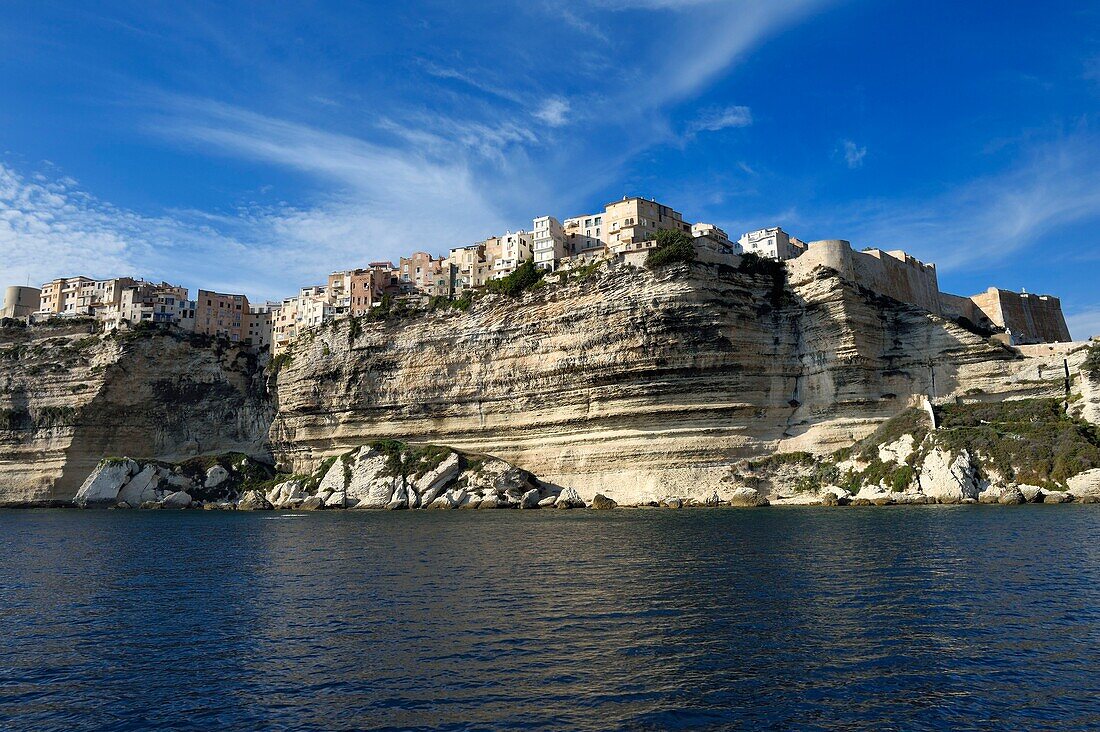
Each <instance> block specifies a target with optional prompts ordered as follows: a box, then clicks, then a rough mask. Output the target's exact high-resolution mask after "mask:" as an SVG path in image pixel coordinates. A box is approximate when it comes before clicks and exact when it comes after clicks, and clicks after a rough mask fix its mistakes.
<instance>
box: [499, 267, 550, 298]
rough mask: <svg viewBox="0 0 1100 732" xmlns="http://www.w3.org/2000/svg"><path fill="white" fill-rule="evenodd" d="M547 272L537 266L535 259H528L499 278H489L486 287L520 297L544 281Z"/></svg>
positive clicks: (503, 293)
mask: <svg viewBox="0 0 1100 732" xmlns="http://www.w3.org/2000/svg"><path fill="white" fill-rule="evenodd" d="M544 274H545V273H544V272H543V271H542V270H541V269H539V268H538V267H536V266H535V262H534V260H533V259H528V260H527V261H525V262H524V263H523V264H521V265H520V266H519V267H517V268H516V271H515V272H513V273H512V274H510V275H508V276H507V277H501V278H500V279H499V280H489V282H488V284H486V285H485V289H486V290H488V291H489V292H493V293H497V294H500V295H508V296H509V297H519V296H520V295H522V294H523V293H524V292H526V291H527V290H530V289H531V288H533V287H534V286H535V285H537V284H538V283H539V282H541V281H542V278H543V275H544Z"/></svg>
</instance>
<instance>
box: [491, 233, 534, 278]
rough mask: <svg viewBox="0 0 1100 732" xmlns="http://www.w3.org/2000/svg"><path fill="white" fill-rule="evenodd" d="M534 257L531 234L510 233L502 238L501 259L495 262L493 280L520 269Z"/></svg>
mask: <svg viewBox="0 0 1100 732" xmlns="http://www.w3.org/2000/svg"><path fill="white" fill-rule="evenodd" d="M533 257H534V246H533V244H532V238H531V232H529V231H517V232H515V233H512V232H508V233H507V234H505V235H504V236H502V237H500V257H499V258H498V259H497V260H496V261H494V262H493V279H498V280H499V279H500V278H501V277H507V276H508V275H510V274H512V273H513V272H515V271H516V270H517V269H519V266H520V265H521V264H523V263H524V262H526V261H527V260H528V259H532V258H533Z"/></svg>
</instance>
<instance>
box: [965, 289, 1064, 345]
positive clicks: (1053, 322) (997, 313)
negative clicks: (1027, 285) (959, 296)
mask: <svg viewBox="0 0 1100 732" xmlns="http://www.w3.org/2000/svg"><path fill="white" fill-rule="evenodd" d="M970 300H971V301H973V302H974V305H975V306H976V307H977V308H978V310H980V311H981V313H982V314H983V315H984V316H985V317H986V318H987V319H988V320H989V322H991V323H993V325H995V326H997V327H999V328H1004V329H1005V332H1006V333H1008V334H1009V335H1010V336H1011V339H1012V343H1013V344H1028V343H1059V342H1065V341H1069V340H1072V339H1071V338H1070V333H1069V327H1068V326H1067V325H1066V319H1065V316H1063V314H1062V303H1061V301H1060V300H1059V299H1058V298H1056V297H1053V296H1051V295H1033V294H1031V293H1030V292H1012V291H1011V290H1001V289H998V288H996V287H990V288H989V289H988V290H986V291H985V292H983V293H981V294H979V295H972V296H971V297H970Z"/></svg>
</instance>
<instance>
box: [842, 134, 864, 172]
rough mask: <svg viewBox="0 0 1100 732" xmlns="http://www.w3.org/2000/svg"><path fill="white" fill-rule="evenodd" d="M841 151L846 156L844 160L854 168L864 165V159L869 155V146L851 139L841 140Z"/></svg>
mask: <svg viewBox="0 0 1100 732" xmlns="http://www.w3.org/2000/svg"><path fill="white" fill-rule="evenodd" d="M839 151H840V153H841V155H843V156H844V162H845V163H846V164H847V165H848V167H849V168H853V169H854V168H858V167H860V166H861V165H863V159H864V158H865V157H867V148H866V147H865V146H860V145H857V144H855V143H854V142H852V141H851V140H841V142H840V147H839Z"/></svg>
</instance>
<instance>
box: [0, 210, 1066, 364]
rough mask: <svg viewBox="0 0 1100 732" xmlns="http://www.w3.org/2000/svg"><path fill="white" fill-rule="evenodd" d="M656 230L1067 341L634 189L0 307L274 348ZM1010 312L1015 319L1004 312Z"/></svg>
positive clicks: (1004, 295)
mask: <svg viewBox="0 0 1100 732" xmlns="http://www.w3.org/2000/svg"><path fill="white" fill-rule="evenodd" d="M662 230H675V231H680V232H683V233H684V234H686V235H688V236H690V237H691V238H692V240H693V241H694V243H695V247H696V252H697V255H698V256H699V258H700V259H703V260H710V261H723V262H728V263H736V260H737V259H738V258H739V257H740V255H742V254H745V253H753V254H756V255H758V256H761V257H767V258H771V259H777V260H795V259H798V260H799V262H800V263H803V262H804V263H805V264H806V266H812V264H813V263H814V262H816V261H817V260H821V261H820V262H818V263H819V264H824V265H826V266H830V267H833V268H834V269H838V270H839V271H842V272H846V273H850V274H851V275H852V276H853V277H855V278H857V279H859V280H860V281H861V283H863V284H866V285H867V286H869V287H871V288H872V289H876V290H878V291H880V292H882V294H886V295H889V296H891V297H895V298H896V299H899V300H902V301H906V302H911V303H913V304H916V305H919V306H921V307H924V308H926V309H929V310H931V311H932V312H936V313H937V314H944V315H949V316H951V317H966V318H968V319H970V320H973V321H975V322H980V324H982V325H985V326H987V327H993V328H997V329H1000V330H1004V331H1006V332H1009V333H1012V332H1013V331H1014V330H1015V332H1016V335H1015V336H1014V338H1015V339H1016V340H1018V341H1019V342H1045V341H1059V340H1069V332H1068V330H1067V329H1066V327H1065V321H1064V319H1063V318H1062V315H1061V306H1060V303H1058V300H1057V298H1051V297H1049V296H1045V295H1044V296H1029V295H1028V294H1027V293H1013V292H1009V291H1005V290H996V289H995V288H994V289H991V290H989V291H988V292H987V293H982V295H979V296H974V297H972V298H962V297H959V296H955V295H947V294H946V293H940V292H939V288H938V283H937V282H936V274H935V266H934V265H926V264H923V263H921V262H919V261H917V260H915V259H913V258H912V257H910V256H908V255H906V254H905V253H904V252H880V251H879V250H874V249H872V250H865V251H864V252H859V253H857V252H854V251H852V250H851V247H850V245H849V244H848V242H845V241H842V240H826V241H820V242H810V243H808V244H807V243H806V242H803V241H801V240H799V239H797V238H795V237H792V236H790V235H789V234H787V233H786V232H785V231H783V229H781V228H779V227H773V228H767V229H760V230H758V231H752V232H748V233H745V234H743V235H742V236H741V237H740V238H739V239H737V240H736V241H734V240H731V239H730V238H729V237H728V236H727V234H726V233H725V232H724V231H722V229H720V228H718V227H717V226H714V225H712V224H705V223H695V224H691V223H688V222H686V221H684V218H683V216H682V215H681V214H680V212H678V211H675V210H673V209H672V208H670V207H668V206H665V205H663V204H660V203H658V202H656V201H654V200H652V199H645V198H639V197H625V198H623V199H622V200H619V201H614V202H612V203H609V204H607V206H605V207H604V209H603V210H602V211H598V212H596V213H591V214H583V215H581V216H574V217H572V218H567V219H564V220H562V221H559V220H558V219H556V218H554V217H553V216H540V217H538V218H536V219H534V220H533V221H532V226H531V229H530V230H521V231H516V232H507V233H505V234H503V235H501V236H493V237H490V238H488V239H485V240H484V241H479V242H476V243H474V244H470V245H468V246H463V247H457V248H454V249H451V250H450V251H449V253H448V254H447V255H445V256H444V255H440V256H432V255H431V254H429V253H427V252H422V251H418V252H413V253H412V254H410V255H409V256H408V257H401V258H400V260H399V261H398V264H397V266H394V264H393V263H392V262H389V261H384V262H382V261H380V262H370V263H369V264H368V265H367V266H366V267H362V268H358V269H350V270H343V271H339V272H333V273H332V274H330V275H329V277H328V281H327V282H326V283H325V284H319V285H313V286H310V287H303V288H302V289H301V290H300V291H299V292H298V294H297V295H295V296H293V297H288V298H285V299H284V300H282V301H281V302H267V303H264V304H263V305H252V304H250V303H249V301H248V298H247V297H246V296H245V295H243V294H225V293H218V292H212V291H208V290H198V293H197V295H196V296H195V299H190V298H189V293H188V291H187V289H186V288H183V287H179V286H176V285H171V284H169V283H166V282H161V283H159V284H157V283H153V282H147V281H145V280H141V279H134V278H130V277H118V278H114V279H108V280H95V279H91V278H88V277H68V278H59V279H56V280H53V281H51V282H47V283H45V284H44V285H42V287H41V288H33V287H18V286H17V287H9V288H7V291H6V293H5V299H4V307H3V308H2V309H0V318H2V317H10V318H25V319H27V320H29V321H32V322H33V321H37V320H42V319H48V318H54V317H78V316H82V317H92V318H95V319H96V320H99V321H101V322H103V323H104V327H105V328H107V329H115V328H125V327H131V326H133V325H135V324H139V323H156V324H171V325H174V326H176V327H178V328H181V329H183V330H186V331H191V332H195V333H201V334H206V335H210V336H216V337H222V338H225V339H227V340H229V341H232V342H235V343H240V344H242V345H249V346H251V347H254V348H256V349H270V350H271V351H272V353H274V354H278V353H281V352H282V351H284V350H285V349H286V348H288V347H289V346H290V344H291V343H293V342H294V340H295V339H296V338H297V337H298V335H299V334H300V333H302V332H303V331H306V330H308V329H311V328H316V327H318V326H320V325H321V324H323V323H326V322H328V321H331V320H335V319H339V318H345V317H357V316H361V315H365V314H367V313H369V312H370V311H371V310H372V309H373V308H376V307H379V306H380V305H381V304H382V303H383V301H384V298H386V297H387V296H389V297H391V298H414V299H419V298H432V297H445V298H455V297H459V296H461V294H462V293H463V292H465V291H468V290H474V289H477V288H481V287H484V286H485V285H486V284H488V282H489V281H490V280H494V279H501V278H504V277H507V276H508V275H510V274H512V273H513V272H515V271H516V270H517V269H518V268H519V267H520V266H521V265H522V264H523V263H524V262H527V261H533V263H534V265H535V266H536V267H538V268H540V269H542V270H545V271H547V272H559V271H569V270H571V269H573V268H576V267H578V266H583V265H586V264H589V263H591V262H593V261H596V260H600V259H617V260H619V261H624V262H626V263H630V264H641V263H642V262H643V261H644V259H645V257H646V256H647V255H648V254H649V251H650V250H651V249H652V248H654V247H655V246H657V241H656V235H657V232H659V231H662ZM807 254H809V256H806V255H807ZM864 280H865V282H864ZM1029 297H1031V298H1032V299H1031V300H1029V299H1028V298H1029ZM1036 308H1038V310H1036ZM1052 308H1053V310H1052ZM1033 310H1034V312H1032V311H1033ZM1006 313H1008V315H1006ZM1013 318H1015V319H1016V320H1019V321H1020V322H1015V321H1013V322H1009V321H1010V320H1012V319H1013ZM1040 320H1041V321H1042V324H1041V325H1039V326H1037V325H1036V323H1037V322H1038V321H1040Z"/></svg>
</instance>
